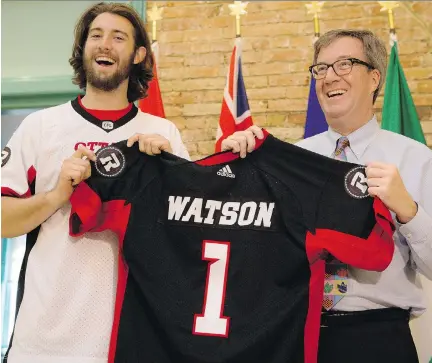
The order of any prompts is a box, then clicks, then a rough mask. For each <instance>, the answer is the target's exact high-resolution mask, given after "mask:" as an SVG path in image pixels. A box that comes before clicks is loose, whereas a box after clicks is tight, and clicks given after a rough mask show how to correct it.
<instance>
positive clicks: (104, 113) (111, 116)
mask: <svg viewBox="0 0 432 363" xmlns="http://www.w3.org/2000/svg"><path fill="white" fill-rule="evenodd" d="M78 103H79V105H80V106H81V107H82V108H83V109H84V110H86V111H87V112H88V113H89V114H90V115H92V116H94V117H96V118H97V119H99V120H110V121H112V122H116V121H117V120H119V119H121V118H122V117H123V116H125V115H127V114H128V112H129V111H130V110H132V103H129V105H128V106H127V107H126V108H123V109H121V110H95V109H90V108H86V107H85V106H84V105H83V104H82V101H81V95H79V96H78Z"/></svg>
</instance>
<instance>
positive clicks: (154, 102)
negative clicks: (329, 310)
mask: <svg viewBox="0 0 432 363" xmlns="http://www.w3.org/2000/svg"><path fill="white" fill-rule="evenodd" d="M152 52H153V79H152V80H151V81H150V82H149V88H148V91H147V97H146V98H142V99H141V100H139V102H138V107H139V108H140V110H141V111H142V112H146V113H150V114H152V115H154V116H159V117H163V118H165V111H164V107H163V102H162V97H161V92H160V88H159V81H158V76H157V62H158V58H159V44H158V42H157V41H156V42H153V44H152Z"/></svg>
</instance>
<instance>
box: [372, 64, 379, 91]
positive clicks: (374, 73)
mask: <svg viewBox="0 0 432 363" xmlns="http://www.w3.org/2000/svg"><path fill="white" fill-rule="evenodd" d="M370 77H371V93H374V92H375V91H376V90H377V89H378V86H379V83H380V79H381V73H380V72H379V71H378V70H377V69H373V70H372V71H371V72H370Z"/></svg>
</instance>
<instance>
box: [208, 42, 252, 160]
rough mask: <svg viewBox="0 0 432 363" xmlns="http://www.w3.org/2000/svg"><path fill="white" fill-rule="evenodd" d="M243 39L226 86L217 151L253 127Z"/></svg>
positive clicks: (237, 43)
mask: <svg viewBox="0 0 432 363" xmlns="http://www.w3.org/2000/svg"><path fill="white" fill-rule="evenodd" d="M241 52H242V47H241V38H240V37H238V38H236V40H235V45H234V49H233V52H232V54H231V61H230V66H229V69H228V76H227V81H226V84H225V90H224V97H223V100H222V110H221V114H220V118H219V125H218V129H217V133H216V147H215V151H216V152H220V151H221V144H222V141H223V140H224V139H226V138H227V137H228V136H230V135H232V134H233V133H234V132H236V131H243V130H246V129H247V128H249V127H250V126H252V125H253V121H252V116H251V112H250V109H249V102H248V99H247V95H246V88H245V85H244V81H243V74H242V64H241Z"/></svg>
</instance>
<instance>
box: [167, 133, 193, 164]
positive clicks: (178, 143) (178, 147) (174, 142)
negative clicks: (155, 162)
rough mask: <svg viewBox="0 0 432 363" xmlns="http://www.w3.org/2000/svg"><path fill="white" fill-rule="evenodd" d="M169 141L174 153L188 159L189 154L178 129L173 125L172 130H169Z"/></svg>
mask: <svg viewBox="0 0 432 363" xmlns="http://www.w3.org/2000/svg"><path fill="white" fill-rule="evenodd" d="M170 143H171V147H172V149H173V154H174V155H177V156H180V157H181V158H183V159H186V160H190V156H189V153H188V151H187V149H186V146H185V145H184V144H183V141H182V138H181V135H180V131H179V130H178V128H177V127H175V126H173V130H172V132H171V138H170Z"/></svg>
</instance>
